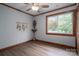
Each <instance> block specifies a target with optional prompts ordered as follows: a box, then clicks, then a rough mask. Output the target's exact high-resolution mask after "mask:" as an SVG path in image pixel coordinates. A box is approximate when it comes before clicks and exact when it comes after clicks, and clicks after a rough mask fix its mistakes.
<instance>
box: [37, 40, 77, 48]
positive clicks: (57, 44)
mask: <svg viewBox="0 0 79 59" xmlns="http://www.w3.org/2000/svg"><path fill="white" fill-rule="evenodd" d="M36 40H37V41H41V42H45V43H48V44H52V45H56V46H60V47H64V48H69V49H76V47H73V46H68V45H65V44H60V43H55V42H48V41H44V40H38V39H36Z"/></svg>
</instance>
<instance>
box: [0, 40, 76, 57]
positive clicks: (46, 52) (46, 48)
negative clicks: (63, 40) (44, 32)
mask: <svg viewBox="0 0 79 59" xmlns="http://www.w3.org/2000/svg"><path fill="white" fill-rule="evenodd" d="M0 56H76V53H75V52H72V51H70V50H68V49H66V48H62V47H59V46H55V45H52V44H48V43H45V42H40V41H29V42H26V43H23V44H20V45H18V46H15V47H12V48H10V49H6V50H2V51H0Z"/></svg>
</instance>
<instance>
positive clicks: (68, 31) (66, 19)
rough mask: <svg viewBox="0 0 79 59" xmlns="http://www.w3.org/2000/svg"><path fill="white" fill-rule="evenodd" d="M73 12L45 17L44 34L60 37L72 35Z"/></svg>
mask: <svg viewBox="0 0 79 59" xmlns="http://www.w3.org/2000/svg"><path fill="white" fill-rule="evenodd" d="M73 16H74V12H66V13H60V14H55V15H48V16H47V17H46V33H47V34H57V35H58V34H60V35H74V29H73V27H74V24H73V23H74V22H73Z"/></svg>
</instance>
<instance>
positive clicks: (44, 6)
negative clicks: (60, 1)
mask: <svg viewBox="0 0 79 59" xmlns="http://www.w3.org/2000/svg"><path fill="white" fill-rule="evenodd" d="M41 7H42V8H49V5H41Z"/></svg>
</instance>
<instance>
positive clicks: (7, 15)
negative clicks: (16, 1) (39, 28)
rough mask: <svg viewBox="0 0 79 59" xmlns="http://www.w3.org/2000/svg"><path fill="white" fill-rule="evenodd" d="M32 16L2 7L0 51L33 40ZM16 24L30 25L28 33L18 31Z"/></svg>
mask: <svg viewBox="0 0 79 59" xmlns="http://www.w3.org/2000/svg"><path fill="white" fill-rule="evenodd" d="M32 18H33V17H32V16H30V15H26V14H24V13H21V12H19V11H16V10H13V9H11V8H8V7H6V6H3V5H0V49H2V48H6V47H9V46H12V45H15V44H18V43H22V42H26V41H29V40H31V39H32V37H33V35H32V31H31V29H32V21H33V20H32ZM16 22H25V23H28V28H27V29H26V31H24V32H23V31H18V30H17V29H16Z"/></svg>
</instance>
